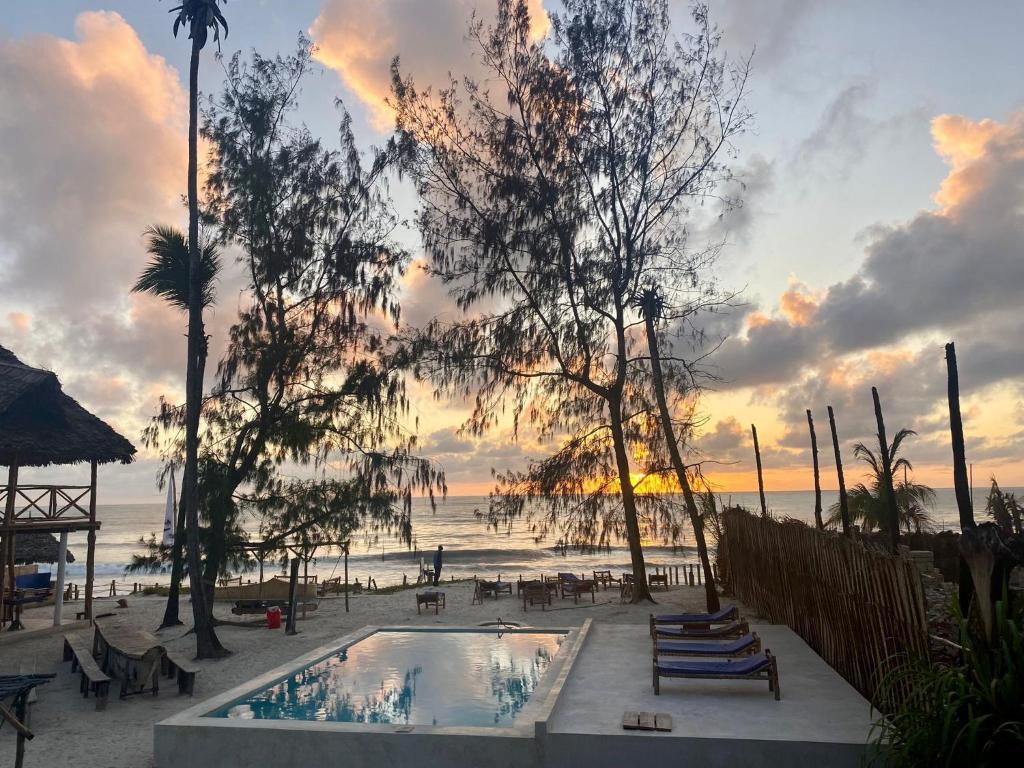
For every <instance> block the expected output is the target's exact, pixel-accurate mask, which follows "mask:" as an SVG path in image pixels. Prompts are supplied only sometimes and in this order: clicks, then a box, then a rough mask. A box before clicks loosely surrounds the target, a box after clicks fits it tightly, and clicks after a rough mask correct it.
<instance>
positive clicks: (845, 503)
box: [828, 405, 852, 536]
mask: <svg viewBox="0 0 1024 768" xmlns="http://www.w3.org/2000/svg"><path fill="white" fill-rule="evenodd" d="M828 425H829V427H830V428H831V429H832V448H833V450H835V452H836V474H838V475H839V516H840V518H841V519H842V522H843V536H850V535H852V531H851V530H850V502H849V500H848V499H847V497H846V478H845V477H844V476H843V455H842V452H841V451H840V450H839V434H838V433H837V432H836V415H835V413H833V411H832V406H831V405H830V406H829V407H828Z"/></svg>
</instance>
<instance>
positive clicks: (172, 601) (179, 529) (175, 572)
mask: <svg viewBox="0 0 1024 768" xmlns="http://www.w3.org/2000/svg"><path fill="white" fill-rule="evenodd" d="M184 479H185V477H184V475H182V481H183V482H184ZM185 535H186V534H185V505H184V504H182V503H181V502H180V501H179V503H178V517H177V519H176V520H175V521H174V544H173V545H172V547H171V584H170V586H169V587H168V588H167V605H165V606H164V618H163V621H161V622H160V627H159V629H165V628H167V627H176V626H178V625H179V624H181V623H182V621H181V618H180V617H179V611H178V606H179V604H180V603H181V575H182V573H184V571H185V558H184V554H185Z"/></svg>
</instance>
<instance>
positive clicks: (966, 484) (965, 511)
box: [946, 342, 974, 616]
mask: <svg viewBox="0 0 1024 768" xmlns="http://www.w3.org/2000/svg"><path fill="white" fill-rule="evenodd" d="M946 391H947V396H948V399H949V432H950V439H951V442H952V444H953V487H954V490H955V491H956V506H957V510H958V511H959V512H960V529H961V530H965V529H967V528H973V527H974V505H973V504H972V503H971V483H970V480H969V479H968V477H967V450H966V448H965V446H964V422H963V418H962V417H961V415H960V374H959V372H958V370H957V365H956V347H955V346H954V345H953V342H949V344H947V345H946ZM973 592H974V588H973V581H972V580H971V572H970V570H969V569H968V567H967V563H966V561H965V560H964V559H963V556H961V557H960V586H959V590H958V601H959V603H960V612H961V613H962V614H963V615H964V616H966V615H967V613H968V610H969V609H970V607H971V595H972V593H973Z"/></svg>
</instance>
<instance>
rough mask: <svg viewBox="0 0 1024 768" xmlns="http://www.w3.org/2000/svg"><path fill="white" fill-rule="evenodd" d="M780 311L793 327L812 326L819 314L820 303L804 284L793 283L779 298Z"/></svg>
mask: <svg viewBox="0 0 1024 768" xmlns="http://www.w3.org/2000/svg"><path fill="white" fill-rule="evenodd" d="M779 309H780V310H781V311H782V315H783V317H785V318H786V319H787V320H789V322H790V323H791V324H792V325H810V324H811V321H813V320H814V316H815V314H817V312H818V301H817V299H815V297H814V296H813V295H812V294H811V292H810V290H809V289H808V288H807V286H806V285H804V284H803V283H798V282H791V284H790V287H789V290H788V291H786V292H785V293H783V294H782V296H780V297H779Z"/></svg>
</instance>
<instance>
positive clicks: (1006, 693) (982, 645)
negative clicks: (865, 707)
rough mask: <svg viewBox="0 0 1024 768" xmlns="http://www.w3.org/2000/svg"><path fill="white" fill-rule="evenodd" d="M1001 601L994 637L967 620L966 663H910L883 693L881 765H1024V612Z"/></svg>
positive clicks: (878, 729) (877, 731) (886, 682)
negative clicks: (1023, 615) (989, 639)
mask: <svg viewBox="0 0 1024 768" xmlns="http://www.w3.org/2000/svg"><path fill="white" fill-rule="evenodd" d="M1009 606H1010V603H1009V600H1008V599H1007V597H1006V590H1005V588H1004V591H1003V599H1002V600H1000V601H998V602H996V611H995V624H994V632H993V640H992V642H991V643H989V642H987V641H986V639H985V637H984V633H983V632H982V631H981V629H979V628H977V627H976V626H975V625H974V624H972V623H970V622H968V621H966V620H964V619H963V618H960V619H959V622H960V627H961V630H960V634H961V643H962V645H963V658H962V662H961V663H959V664H953V665H951V664H936V663H932V662H929V661H927V660H924V659H919V658H918V659H909V660H904V661H903V662H902V663H900V664H898V665H897V666H896V667H895V668H894V669H893V670H892V671H891V672H889V673H888V674H887V675H886V676H885V677H884V678H883V680H882V682H881V684H880V686H879V689H878V697H879V698H878V701H877V705H878V709H879V710H880V711H881V712H883V713H886V712H887V713H888V714H883V715H882V716H881V717H880V718H879V719H878V720H877V721H876V722H875V724H874V726H873V740H874V741H875V743H876V744H877V745H878V746H879V750H878V751H877V752H876V753H875V760H874V762H876V763H880V764H883V765H886V766H895V767H897V768H903V767H906V768H911V767H913V768H917V767H918V766H921V767H922V768H923V766H949V767H953V766H956V767H957V768H959V766H965V767H966V766H971V768H981V767H984V766H991V767H992V768H996V766H1010V765H1021V764H1024V632H1022V622H1021V617H1020V615H1019V614H1020V612H1019V611H1017V612H1016V615H1011V612H1010V607H1009Z"/></svg>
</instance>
